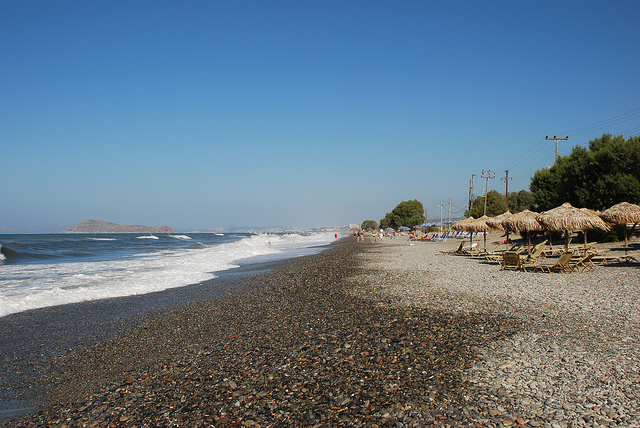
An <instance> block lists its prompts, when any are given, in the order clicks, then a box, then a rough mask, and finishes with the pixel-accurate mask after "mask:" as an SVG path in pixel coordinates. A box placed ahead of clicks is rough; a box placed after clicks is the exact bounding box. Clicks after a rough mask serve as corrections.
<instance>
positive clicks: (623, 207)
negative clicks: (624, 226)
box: [600, 202, 640, 224]
mask: <svg viewBox="0 0 640 428" xmlns="http://www.w3.org/2000/svg"><path fill="white" fill-rule="evenodd" d="M600 217H602V218H603V219H604V220H606V221H608V222H609V223H616V224H620V223H640V206H639V205H636V204H631V203H629V202H620V203H619V204H616V205H614V206H612V207H611V208H609V209H607V210H604V211H603V212H602V213H601V214H600Z"/></svg>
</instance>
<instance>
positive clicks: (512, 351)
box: [351, 237, 640, 428]
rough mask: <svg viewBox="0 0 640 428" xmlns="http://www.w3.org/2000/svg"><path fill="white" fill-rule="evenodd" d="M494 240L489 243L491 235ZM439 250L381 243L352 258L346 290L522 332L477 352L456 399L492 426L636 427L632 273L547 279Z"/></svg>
mask: <svg viewBox="0 0 640 428" xmlns="http://www.w3.org/2000/svg"><path fill="white" fill-rule="evenodd" d="M494 238H495V237H494ZM458 243H459V241H456V240H452V241H449V242H447V243H430V242H425V243H423V242H416V243H412V242H408V241H407V240H406V239H405V238H400V239H394V240H386V241H385V243H384V244H378V245H377V246H373V247H370V248H369V249H368V250H367V251H365V252H363V253H361V254H360V255H359V257H360V258H361V259H362V260H363V261H364V265H365V266H367V267H368V268H369V269H371V270H370V271H369V272H368V273H366V274H364V275H361V276H359V277H357V278H352V280H351V281H352V282H353V283H354V284H355V285H356V286H357V288H356V290H354V291H353V292H355V293H358V294H359V295H368V296H369V297H370V298H371V299H373V300H380V301H384V302H393V304H394V305H397V306H399V307H419V308H432V309H438V310H443V311H445V312H447V313H452V314H467V315H468V314H490V315H494V316H504V317H508V318H515V319H517V320H521V321H522V325H523V326H524V328H523V329H522V330H521V331H518V332H517V333H516V334H513V335H510V336H507V337H505V338H503V339H502V340H497V341H492V342H487V343H484V344H482V345H481V346H479V348H478V357H479V358H478V360H477V361H475V362H474V363H473V364H472V366H471V367H470V368H469V369H468V370H465V371H464V374H463V378H462V381H463V382H465V383H467V384H468V385H469V392H468V394H467V395H465V396H464V397H463V398H464V401H465V402H466V403H468V404H469V406H470V408H471V409H472V410H471V413H474V412H475V413H476V414H480V415H481V418H479V422H481V423H484V424H491V425H494V426H512V425H524V424H529V425H531V426H550V427H554V428H557V427H558V426H559V427H567V426H569V427H580V426H631V427H637V426H640V346H639V343H640V342H639V337H638V333H639V332H640V299H639V297H640V267H639V265H638V263H627V264H611V265H603V266H596V267H595V269H594V271H592V272H585V273H573V274H555V273H553V274H548V273H546V274H545V273H531V272H526V273H525V272H514V271H500V269H499V266H498V265H497V264H492V263H488V262H486V261H483V260H481V259H477V258H471V257H466V256H454V255H439V254H438V253H437V250H441V249H445V248H447V249H449V248H456V247H457V244H458Z"/></svg>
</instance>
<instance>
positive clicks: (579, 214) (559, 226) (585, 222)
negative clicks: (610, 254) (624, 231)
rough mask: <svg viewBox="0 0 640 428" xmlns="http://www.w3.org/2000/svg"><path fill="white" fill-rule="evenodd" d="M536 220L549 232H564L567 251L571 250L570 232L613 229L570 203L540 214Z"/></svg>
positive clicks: (595, 216)
mask: <svg viewBox="0 0 640 428" xmlns="http://www.w3.org/2000/svg"><path fill="white" fill-rule="evenodd" d="M536 220H538V223H540V224H541V225H542V226H543V227H544V228H545V229H547V230H555V231H564V238H565V241H564V242H565V244H564V247H565V250H567V249H569V231H570V230H580V231H585V230H588V229H602V230H610V229H611V228H610V227H609V226H608V225H607V223H605V222H604V220H602V219H601V218H600V217H599V216H597V215H594V214H591V213H590V212H588V211H585V210H582V209H580V208H576V207H574V206H572V205H571V204H570V203H569V202H565V203H564V204H562V205H560V206H559V207H556V208H554V209H552V210H549V211H545V212H543V213H541V214H538V215H537V216H536Z"/></svg>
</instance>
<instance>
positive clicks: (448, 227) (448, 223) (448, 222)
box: [447, 196, 451, 232]
mask: <svg viewBox="0 0 640 428" xmlns="http://www.w3.org/2000/svg"><path fill="white" fill-rule="evenodd" d="M447 229H448V230H449V232H451V196H449V217H448V218H447Z"/></svg>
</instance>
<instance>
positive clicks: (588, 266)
mask: <svg viewBox="0 0 640 428" xmlns="http://www.w3.org/2000/svg"><path fill="white" fill-rule="evenodd" d="M594 256H595V254H594V253H587V255H586V256H584V257H580V258H579V259H578V260H575V261H574V260H569V263H568V264H567V269H570V271H571V272H573V271H576V270H577V271H578V272H580V273H582V272H584V271H585V270H586V271H592V270H593V262H592V261H591V259H592V258H593V257H594Z"/></svg>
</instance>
